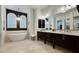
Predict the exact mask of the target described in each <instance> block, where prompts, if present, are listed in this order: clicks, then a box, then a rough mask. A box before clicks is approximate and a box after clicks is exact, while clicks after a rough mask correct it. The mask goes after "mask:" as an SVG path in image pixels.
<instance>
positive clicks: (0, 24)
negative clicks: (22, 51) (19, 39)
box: [0, 5, 2, 46]
mask: <svg viewBox="0 0 79 59" xmlns="http://www.w3.org/2000/svg"><path fill="white" fill-rule="evenodd" d="M1 13H2V12H1V5H0V46H1V39H2V20H1V19H2V17H1Z"/></svg>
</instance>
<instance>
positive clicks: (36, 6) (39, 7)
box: [26, 5, 48, 9]
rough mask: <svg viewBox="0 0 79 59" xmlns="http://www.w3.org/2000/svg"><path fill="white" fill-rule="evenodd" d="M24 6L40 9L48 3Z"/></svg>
mask: <svg viewBox="0 0 79 59" xmlns="http://www.w3.org/2000/svg"><path fill="white" fill-rule="evenodd" d="M26 6H27V7H29V8H33V9H42V8H45V7H47V6H48V5H26Z"/></svg>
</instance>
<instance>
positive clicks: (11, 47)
mask: <svg viewBox="0 0 79 59" xmlns="http://www.w3.org/2000/svg"><path fill="white" fill-rule="evenodd" d="M70 52H71V51H68V50H66V49H64V48H61V47H58V46H56V48H55V49H53V48H52V45H50V44H44V43H43V41H37V40H28V39H26V40H23V41H16V42H8V43H6V44H5V45H4V46H2V47H0V53H70Z"/></svg>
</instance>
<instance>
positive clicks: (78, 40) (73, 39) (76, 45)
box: [65, 35, 79, 52]
mask: <svg viewBox="0 0 79 59" xmlns="http://www.w3.org/2000/svg"><path fill="white" fill-rule="evenodd" d="M65 47H66V48H67V49H70V50H72V51H74V52H79V37H78V36H71V35H66V36H65Z"/></svg>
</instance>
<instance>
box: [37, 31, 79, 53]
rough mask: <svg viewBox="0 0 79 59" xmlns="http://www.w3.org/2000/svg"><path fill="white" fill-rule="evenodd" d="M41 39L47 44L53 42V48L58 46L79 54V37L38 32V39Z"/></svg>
mask: <svg viewBox="0 0 79 59" xmlns="http://www.w3.org/2000/svg"><path fill="white" fill-rule="evenodd" d="M39 38H40V39H41V40H43V41H44V43H45V44H46V43H47V41H49V42H51V43H52V46H53V48H55V45H58V46H60V47H63V48H66V49H68V50H71V51H73V52H79V36H75V35H67V34H59V33H50V32H41V31H38V32H37V39H38V40H39Z"/></svg>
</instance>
